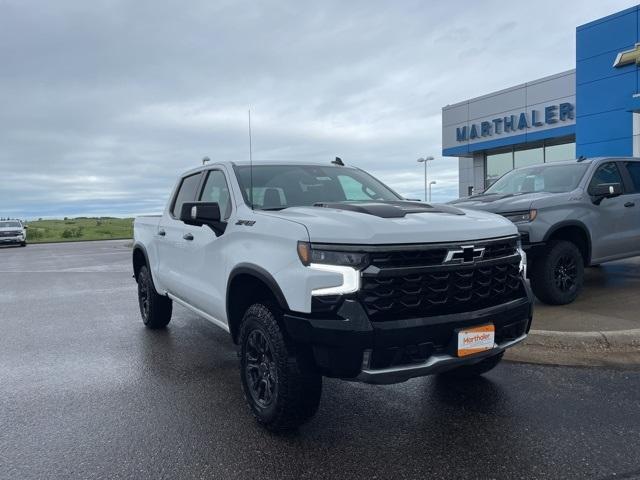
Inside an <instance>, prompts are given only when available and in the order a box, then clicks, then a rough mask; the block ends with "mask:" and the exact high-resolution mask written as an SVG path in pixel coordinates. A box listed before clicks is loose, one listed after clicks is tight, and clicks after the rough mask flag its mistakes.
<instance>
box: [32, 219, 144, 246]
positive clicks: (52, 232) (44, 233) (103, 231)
mask: <svg viewBox="0 0 640 480" xmlns="http://www.w3.org/2000/svg"><path fill="white" fill-rule="evenodd" d="M132 223H133V218H112V217H100V218H87V217H78V218H65V219H64V220H34V221H31V222H27V225H28V226H29V229H28V230H27V241H28V242H29V243H45V242H77V241H83V240H110V239H120V238H132V237H133V225H132Z"/></svg>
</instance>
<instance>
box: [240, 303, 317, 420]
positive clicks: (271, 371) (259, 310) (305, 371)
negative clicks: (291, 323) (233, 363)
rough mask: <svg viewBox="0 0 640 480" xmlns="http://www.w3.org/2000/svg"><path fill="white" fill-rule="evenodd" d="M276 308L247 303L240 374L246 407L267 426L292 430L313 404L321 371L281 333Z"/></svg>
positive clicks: (312, 411)
mask: <svg viewBox="0 0 640 480" xmlns="http://www.w3.org/2000/svg"><path fill="white" fill-rule="evenodd" d="M276 315H278V310H277V308H275V307H273V306H271V305H268V304H262V303H256V304H253V305H252V306H250V307H249V308H248V309H247V311H246V313H245V315H244V319H243V321H242V327H241V329H240V337H239V338H240V342H239V343H240V376H241V381H242V390H243V392H244V396H245V399H246V401H247V403H248V404H249V408H250V409H251V412H252V413H253V415H254V417H255V418H256V420H257V421H258V423H259V424H261V425H263V426H264V427H265V428H267V429H269V430H272V431H284V430H292V429H295V428H296V427H298V426H300V425H302V424H303V423H305V422H307V421H308V420H310V419H311V418H312V417H313V416H314V415H315V413H316V411H317V410H318V406H319V404H320V396H321V392H322V376H321V375H320V374H318V373H316V372H314V371H312V369H311V368H310V366H309V364H308V363H309V362H308V361H307V359H306V358H305V355H304V354H303V352H301V351H300V349H299V348H298V346H297V345H294V344H293V343H292V342H290V341H288V340H287V339H285V335H284V332H283V331H282V329H281V328H280V325H279V324H278V322H277V320H276Z"/></svg>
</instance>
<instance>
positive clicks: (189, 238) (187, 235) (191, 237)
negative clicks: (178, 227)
mask: <svg viewBox="0 0 640 480" xmlns="http://www.w3.org/2000/svg"><path fill="white" fill-rule="evenodd" d="M182 238H184V239H185V240H189V241H191V240H193V235H191V234H190V233H185V234H184V235H183V236H182Z"/></svg>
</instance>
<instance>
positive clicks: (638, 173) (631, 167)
mask: <svg viewBox="0 0 640 480" xmlns="http://www.w3.org/2000/svg"><path fill="white" fill-rule="evenodd" d="M626 167H627V171H628V172H629V176H630V177H631V183H632V187H633V192H634V193H640V162H627V163H626Z"/></svg>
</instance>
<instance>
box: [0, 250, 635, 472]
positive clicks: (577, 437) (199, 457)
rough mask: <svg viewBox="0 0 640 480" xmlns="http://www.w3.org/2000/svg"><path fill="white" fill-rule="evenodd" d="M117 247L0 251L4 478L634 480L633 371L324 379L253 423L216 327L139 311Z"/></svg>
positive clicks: (181, 315)
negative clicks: (296, 404)
mask: <svg viewBox="0 0 640 480" xmlns="http://www.w3.org/2000/svg"><path fill="white" fill-rule="evenodd" d="M125 244H126V242H117V241H116V242H91V243H78V244H54V245H30V246H28V247H27V248H1V249H0V479H35V478H38V479H45V478H167V479H169V478H171V479H178V478H185V479H186V478H225V479H226V478H230V479H231V478H378V479H389V478H505V479H507V478H509V479H515V478H523V479H531V478H553V479H559V478H607V479H608V478H611V479H613V478H616V479H620V478H625V479H626V478H640V371H633V370H627V371H620V370H606V369H582V368H566V367H562V368H561V367H548V366H532V365H524V364H513V363H503V364H502V365H500V366H498V368H496V369H495V370H494V371H492V372H491V373H489V374H488V375H486V376H485V378H482V379H479V380H476V381H471V382H467V383H464V384H451V383H446V382H444V381H442V380H439V379H438V378H433V377H428V378H423V379H415V380H412V381H409V382H407V383H404V384H400V385H393V386H368V385H360V384H353V383H347V382H341V381H338V380H325V383H324V392H323V398H322V403H321V406H320V411H319V413H318V415H317V416H316V418H315V419H314V420H312V421H311V422H310V423H309V424H308V425H306V426H304V427H303V428H301V429H300V430H299V431H298V432H296V433H293V434H288V435H285V436H276V435H273V434H270V433H267V432H265V431H263V430H261V429H260V428H259V427H257V426H256V424H255V423H254V422H253V420H252V418H251V416H250V414H249V411H248V409H247V407H246V406H245V404H244V400H243V398H242V392H241V388H240V383H239V373H238V366H237V359H236V356H235V350H234V348H233V345H232V344H231V342H230V340H229V339H228V338H227V334H226V333H224V332H222V331H221V330H219V329H217V328H216V327H214V326H213V325H211V324H208V323H207V322H206V321H205V320H201V319H199V318H197V317H195V316H194V315H193V314H191V313H189V312H188V311H186V310H185V309H183V308H181V307H179V306H175V308H174V318H173V320H172V322H171V324H170V325H169V328H168V329H167V331H165V332H152V331H147V330H145V328H144V327H143V325H142V322H141V321H140V319H139V312H138V307H137V300H136V289H135V282H134V281H133V279H132V278H131V271H130V263H129V258H130V250H129V249H128V248H127V247H126V245H125Z"/></svg>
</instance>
